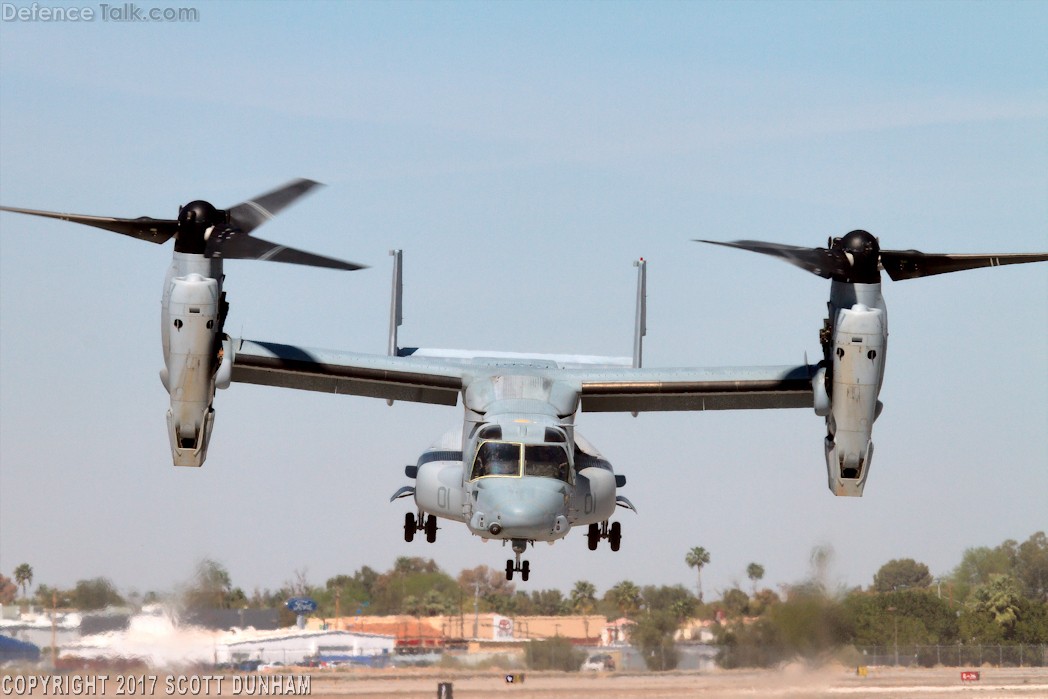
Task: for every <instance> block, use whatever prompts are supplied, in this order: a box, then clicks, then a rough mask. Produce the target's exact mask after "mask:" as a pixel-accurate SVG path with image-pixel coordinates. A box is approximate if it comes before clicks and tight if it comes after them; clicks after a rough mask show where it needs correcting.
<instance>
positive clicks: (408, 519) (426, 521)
mask: <svg viewBox="0 0 1048 699" xmlns="http://www.w3.org/2000/svg"><path fill="white" fill-rule="evenodd" d="M415 532H426V541H428V542H429V543H431V544H432V543H433V542H434V541H436V540H437V518H436V516H435V515H428V516H427V515H426V514H425V513H424V512H422V510H419V512H418V517H416V516H415V515H413V514H411V513H410V512H407V513H405V514H404V541H413V540H414V538H415Z"/></svg>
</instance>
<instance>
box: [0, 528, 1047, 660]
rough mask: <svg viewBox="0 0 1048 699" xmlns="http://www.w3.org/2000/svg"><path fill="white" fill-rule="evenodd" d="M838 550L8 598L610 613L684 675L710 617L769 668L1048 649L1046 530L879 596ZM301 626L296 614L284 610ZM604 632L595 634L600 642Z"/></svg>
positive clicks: (979, 551)
mask: <svg viewBox="0 0 1048 699" xmlns="http://www.w3.org/2000/svg"><path fill="white" fill-rule="evenodd" d="M832 556H833V551H832V549H830V548H828V547H816V548H815V549H814V550H813V551H812V555H811V559H810V564H811V570H810V575H809V576H808V578H806V579H805V580H802V581H800V582H798V583H795V584H792V585H783V586H780V590H779V591H778V592H776V591H773V590H771V589H769V588H767V587H765V588H761V589H758V584H759V583H760V581H761V580H762V579H763V577H764V567H763V566H762V565H760V564H758V563H751V564H750V565H749V566H747V569H746V574H747V577H748V578H749V579H750V581H751V589H750V592H746V591H744V590H742V589H741V588H739V587H738V586H734V587H732V588H730V589H727V590H722V591H719V592H718V597H717V599H714V600H712V601H710V602H706V601H705V600H704V596H703V591H702V582H701V571H702V568H703V567H704V566H706V565H708V564H709V563H710V561H711V553H710V552H709V551H707V550H706V549H705V548H703V547H694V548H692V549H691V550H689V551H687V552H685V555H684V557H683V562H684V563H685V565H687V566H689V567H691V568H694V569H695V571H696V583H697V584H696V590H695V592H694V593H693V592H692V591H690V590H688V589H686V588H685V587H683V586H681V585H674V586H665V585H662V586H657V585H652V586H644V587H640V586H638V585H636V584H635V583H633V582H632V581H630V580H622V581H619V582H618V583H616V584H615V585H613V586H611V587H610V588H608V589H607V590H606V591H604V593H603V594H598V590H597V588H596V586H595V585H593V583H591V582H589V581H586V580H579V581H577V582H576V583H575V584H574V586H573V587H572V589H571V590H570V591H569V592H568V593H567V594H565V593H563V592H562V591H560V590H558V589H552V588H551V589H542V590H533V591H523V590H517V589H516V587H515V585H514V584H513V583H512V582H509V581H507V580H506V579H505V576H504V574H503V571H502V570H501V569H492V568H489V567H487V566H483V565H482V566H477V567H475V568H470V569H467V570H463V571H461V572H460V573H459V574H458V576H456V577H452V576H451V575H449V574H448V573H446V572H445V571H443V570H441V569H440V567H439V566H438V565H437V564H436V563H435V562H434V561H433V560H431V559H424V558H419V557H401V558H398V559H396V561H395V562H394V564H393V567H392V568H390V569H389V570H387V571H385V572H379V571H376V570H374V569H373V568H371V567H369V566H366V565H365V566H362V567H360V568H359V569H357V570H356V571H355V572H354V573H352V574H339V575H335V576H333V577H331V578H328V579H327V580H326V581H325V582H324V583H323V584H322V585H317V584H312V583H311V582H310V581H309V580H308V579H307V576H306V574H305V572H296V573H295V576H294V579H293V580H291V581H289V582H287V583H286V584H285V585H283V586H282V587H281V588H279V589H277V590H268V589H266V590H260V589H257V588H256V589H254V590H253V591H252V592H251V593H247V592H245V591H244V590H243V589H242V588H241V587H237V586H234V585H233V582H232V579H231V577H230V575H229V573H228V571H227V570H226V568H225V567H224V566H223V565H222V564H221V563H219V562H217V561H214V560H210V559H206V560H203V561H201V562H200V563H199V564H198V565H197V567H196V570H195V571H194V573H193V575H192V577H191V579H190V580H189V581H188V582H187V583H185V584H184V585H182V586H181V588H180V589H179V590H177V591H176V592H174V593H168V594H157V593H153V592H149V593H146V594H145V595H138V594H133V593H129V594H127V595H121V594H120V593H119V592H118V590H117V588H116V587H115V586H114V585H113V583H112V582H111V581H109V580H108V579H107V578H104V577H100V578H94V579H90V580H80V581H78V582H77V583H76V585H75V586H74V587H73V588H71V589H58V588H51V587H48V586H47V585H40V586H38V587H37V588H36V591H35V593H34V594H33V595H32V597H30V596H29V594H28V589H29V587H30V586H31V584H32V581H33V572H32V568H31V567H30V566H29V565H28V564H21V565H19V566H18V567H17V568H16V569H15V570H14V571H13V574H14V578H13V579H9V578H6V577H4V576H3V575H0V603H2V604H11V603H13V602H15V601H16V598H17V594H18V591H19V589H20V590H21V592H22V601H23V603H29V602H35V604H37V605H38V606H40V607H43V608H51V607H52V605H55V606H58V607H60V608H76V609H79V610H83V611H89V610H94V609H101V608H103V607H106V606H112V605H130V606H140V605H142V604H147V603H149V602H156V601H164V602H165V603H168V604H171V605H174V606H177V607H182V608H186V609H194V608H219V609H244V608H255V609H276V610H284V602H285V601H286V600H287V599H288V598H289V597H294V596H307V597H310V598H312V599H314V600H316V602H317V603H318V610H317V612H316V614H315V615H316V616H319V617H322V618H332V617H335V616H359V615H384V614H410V615H412V616H417V617H422V616H449V617H450V616H464V615H469V614H472V613H473V612H474V611H477V612H482V613H487V612H494V613H498V614H502V615H505V616H533V615H542V616H558V615H571V614H581V615H589V614H598V615H602V616H605V617H607V618H609V619H614V618H619V617H626V618H628V619H629V620H631V622H632V625H631V629H632V630H631V632H630V634H631V635H630V640H631V643H632V644H633V645H634V646H636V647H637V648H638V649H639V650H640V651H641V653H642V655H643V656H644V657H645V660H646V661H647V662H648V664H649V666H650V667H652V668H654V669H668V668H672V667H675V666H676V662H677V656H676V651H675V644H676V641H675V637H676V636H679V635H680V631H681V629H682V628H685V626H686V624H687V623H694V622H695V620H699V621H705V622H712V623H709V624H708V626H709V627H710V628H712V629H714V630H715V634H716V642H717V643H718V644H719V645H720V646H721V647H722V648H723V649H724V653H723V655H724V657H723V658H722V660H723V662H724V664H727V665H734V666H739V665H762V664H770V663H775V662H779V661H781V660H782V659H784V658H788V657H795V656H797V655H806V656H810V655H813V654H814V655H817V654H819V653H824V652H827V651H828V650H830V649H832V648H835V647H839V646H842V645H856V646H868V645H869V646H872V645H889V644H896V645H898V644H908V645H917V644H956V643H962V644H997V643H1048V537H1046V535H1045V533H1044V532H1037V533H1035V534H1033V535H1032V536H1030V537H1029V539H1027V540H1026V541H1024V542H1022V543H1019V542H1017V541H1014V540H1007V541H1005V542H1003V543H1001V544H1000V545H998V546H996V547H975V548H969V549H968V550H966V551H965V552H964V555H963V557H962V560H961V562H960V563H959V564H958V565H957V566H956V567H955V568H954V569H953V571H951V572H950V573H949V574H947V575H943V576H940V577H939V578H935V577H933V576H932V574H931V572H930V571H929V569H928V567H927V566H926V565H925V564H923V563H920V562H917V561H915V560H913V559H895V560H891V561H888V562H887V563H885V564H884V565H882V566H881V567H880V569H879V570H878V571H877V573H876V574H875V575H874V576H873V580H872V583H871V584H870V585H869V586H867V587H855V588H852V589H831V587H830V585H829V583H828V580H827V569H828V567H829V565H830V563H831V561H832ZM284 621H285V622H286V623H287V624H291V623H293V617H292V616H291V615H290V613H286V614H285V615H284ZM597 633H599V630H593V631H592V634H593V635H594V636H595V635H597Z"/></svg>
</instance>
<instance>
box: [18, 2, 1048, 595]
mask: <svg viewBox="0 0 1048 699" xmlns="http://www.w3.org/2000/svg"><path fill="white" fill-rule="evenodd" d="M13 4H14V6H15V7H23V6H24V7H28V6H29V5H28V4H27V3H22V2H15V3H13ZM44 5H46V6H48V7H58V6H60V4H59V3H50V4H48V3H44ZM138 5H139V6H140V7H142V8H145V9H149V8H179V7H186V8H194V9H196V10H197V11H198V13H199V19H198V21H196V22H170V23H165V22H117V21H111V20H105V21H103V20H102V19H101V18H100V17H98V15H99V14H100V10H99V7H100V6H99V5H93V4H91V3H78V4H74V5H67V6H66V7H73V6H75V7H80V8H92V9H95V10H96V13H95V14H96V18H95V20H94V21H91V22H84V21H81V22H53V21H52V22H43V21H35V22H34V21H20V20H9V19H7V18H6V17H5V19H4V20H3V21H2V22H0V203H2V204H3V205H5V206H17V207H26V208H37V209H48V210H53V211H66V212H78V213H87V214H96V215H108V216H123V217H135V216H141V215H148V216H154V217H160V218H165V217H167V218H173V217H175V216H176V215H177V211H178V207H179V205H181V204H184V203H186V202H187V201H190V200H192V199H201V198H202V199H207V200H208V201H211V202H213V203H214V204H215V205H216V206H219V207H224V206H230V205H232V204H235V203H237V202H240V201H243V200H245V199H248V198H250V197H252V196H254V195H256V194H259V193H261V192H265V191H267V190H269V189H271V188H272V187H275V186H277V185H279V184H281V183H283V182H286V181H287V180H290V179H292V178H295V177H309V178H312V179H316V180H319V181H321V182H324V183H325V184H326V185H327V186H326V187H325V188H323V189H322V190H320V191H319V192H317V193H315V194H312V195H310V196H309V197H308V198H307V199H304V200H302V201H300V202H299V203H298V204H296V205H295V206H294V207H292V208H290V209H288V210H286V211H285V212H283V213H282V214H281V215H280V216H279V217H277V218H276V219H274V220H273V221H271V222H269V223H268V224H266V226H265V227H264V228H263V229H261V230H259V231H257V234H258V235H259V236H261V237H263V238H266V239H268V240H275V241H279V242H282V243H286V244H289V245H294V246H296V247H300V248H304V249H306V250H310V251H314V252H318V253H321V254H325V255H330V256H334V257H340V258H344V259H349V260H353V261H357V262H362V263H365V264H368V265H371V267H370V268H369V269H367V270H364V271H359V272H353V273H345V272H334V271H329V270H317V269H308V268H299V267H295V266H290V265H280V264H274V263H262V262H246V261H230V262H227V264H226V270H225V271H226V285H225V286H226V291H227V293H228V300H229V302H230V304H231V311H230V315H229V318H228V321H227V324H226V328H227V330H228V331H229V332H230V333H231V334H232V335H234V336H243V337H247V338H251V339H258V340H269V341H275V342H285V343H294V344H300V345H304V346H310V347H321V348H331V349H344V350H354V351H363V352H376V353H383V352H384V351H385V343H386V334H387V323H388V316H389V308H388V303H389V301H388V299H389V278H390V258H389V256H388V251H389V250H390V249H392V248H402V249H403V250H404V274H405V282H404V289H405V297H404V317H405V322H404V326H403V327H402V329H401V334H400V337H401V344H402V345H407V346H410V345H416V346H424V347H447V348H463V349H479V350H507V351H534V352H559V353H581V354H602V355H608V354H611V355H628V354H629V353H630V352H631V348H632V333H633V301H634V294H635V290H634V283H635V282H634V280H635V277H634V275H635V270H634V268H633V266H632V262H633V260H635V259H636V258H638V257H644V258H645V259H647V260H648V336H647V340H646V343H645V363H646V365H647V366H653V367H655V366H667V367H671V366H731V365H742V366H749V365H761V364H769V365H780V364H793V363H797V364H799V363H801V362H803V361H804V358H805V356H807V357H809V358H815V357H817V356H818V355H819V352H820V350H819V345H818V331H819V328H820V327H821V324H822V319H823V317H824V316H825V312H826V306H825V304H826V301H827V299H828V296H829V284H828V283H827V282H826V281H825V280H822V279H819V278H817V277H815V276H812V275H808V274H805V273H803V272H802V271H800V270H798V269H796V268H793V267H790V266H788V265H786V264H783V263H782V262H780V261H777V260H774V259H771V258H767V257H763V256H758V255H753V254H747V253H744V252H741V251H738V250H731V249H727V248H718V247H714V246H704V245H700V244H697V243H694V242H691V240H692V239H694V238H707V239H714V240H735V239H746V238H750V239H761V240H771V241H776V242H783V243H789V244H795V245H811V246H818V245H825V244H826V240H827V238H828V237H830V236H837V235H842V234H844V233H846V232H847V231H850V230H852V229H854V228H864V229H866V230H869V231H871V232H873V233H874V234H875V235H877V236H879V237H880V240H881V245H882V247H884V248H888V249H910V248H915V249H919V250H923V251H925V252H965V253H976V252H1034V251H1045V250H1048V36H1046V35H1045V33H1044V31H1043V27H1044V26H1045V25H1046V24H1048V4H1046V3H1036V2H1016V3H1009V2H994V3H988V2H986V3H983V2H969V3H952V2H947V3H936V2H922V3H897V2H892V3H876V2H872V3H862V2H853V3H828V2H815V3H805V2H790V3H774V2H763V3H750V2H732V3H727V2H692V3H658V2H650V3H630V2H617V3H590V2H573V3H546V2H514V3H468V2H432V3H414V2H412V3H397V2H382V3H377V2H372V3H328V2H315V3H290V2H288V3H284V2H260V3H255V2H252V3H237V2H223V3H208V2H189V1H185V2H183V1H182V0H175V1H174V2H172V3H170V4H153V3H149V2H140V3H138ZM170 254H171V249H170V247H164V248H161V247H159V246H153V245H147V244H144V243H141V242H139V241H136V240H132V239H130V238H125V237H122V236H117V235H113V234H110V233H107V232H104V231H100V230H96V229H92V228H86V227H80V226H74V225H72V224H68V223H64V222H60V221H50V220H43V219H34V218H30V217H24V216H17V215H14V214H7V213H4V214H0V573H3V574H6V575H8V576H11V575H12V573H13V570H14V568H15V567H16V566H17V565H18V564H20V563H23V562H27V563H29V564H30V565H31V566H32V567H33V571H34V587H35V586H36V585H37V584H40V583H43V584H47V585H49V586H59V587H63V586H69V587H71V586H72V585H73V584H75V582H76V581H77V580H79V579H86V578H92V577H96V576H107V577H109V578H110V579H111V580H112V581H113V582H114V583H115V584H116V585H117V586H118V587H119V588H120V589H122V590H124V591H132V590H134V591H138V592H145V591H148V590H171V589H173V588H175V587H176V586H177V585H179V584H181V583H184V582H186V581H187V580H189V578H190V577H191V575H192V571H193V568H194V566H195V565H196V563H197V562H198V561H199V560H201V559H202V558H205V557H207V558H212V559H214V560H216V561H219V562H221V563H222V564H223V565H225V566H226V568H227V569H228V570H229V572H230V575H231V577H232V581H233V583H234V585H237V586H240V587H243V588H244V589H245V590H247V591H248V593H249V594H250V592H251V590H253V589H255V588H271V589H275V588H278V587H280V586H281V585H283V584H284V583H285V582H288V581H291V580H293V579H295V578H296V577H297V575H298V574H304V575H305V577H306V578H307V579H308V580H309V581H310V582H313V583H314V584H323V582H324V581H325V580H326V579H327V578H329V577H331V576H333V575H336V574H339V573H352V572H353V571H355V570H357V569H359V568H360V567H361V566H364V565H368V566H371V567H372V568H375V569H377V570H385V569H388V568H389V567H390V566H391V565H392V564H393V562H394V560H395V559H396V557H398V556H423V557H426V558H433V559H434V560H435V561H436V562H437V563H438V564H439V565H440V566H441V568H443V569H444V570H446V571H448V572H450V573H451V574H452V575H457V574H458V572H459V571H460V570H462V569H464V568H471V567H474V566H477V565H488V566H491V567H493V568H501V567H502V566H503V565H504V562H505V560H506V558H507V557H509V556H510V555H511V552H510V550H509V549H508V548H502V547H501V546H500V545H499V544H498V543H486V544H485V543H482V542H481V541H480V540H479V539H476V538H473V537H471V536H470V535H469V533H468V531H467V530H466V528H465V527H464V526H461V525H455V524H453V523H444V525H443V528H442V529H441V531H440V532H439V536H438V540H437V542H436V543H435V544H427V543H426V542H425V541H421V540H416V541H415V542H413V543H411V544H409V543H406V542H404V541H403V537H402V528H401V527H402V523H403V516H404V512H406V511H408V509H409V508H410V505H409V504H408V503H409V501H407V500H399V501H397V502H396V503H393V504H391V503H390V502H389V496H390V495H392V494H393V492H394V491H395V490H396V489H397V488H399V487H400V486H402V485H407V484H408V479H407V478H406V477H405V476H404V472H403V467H404V465H405V464H408V463H414V462H415V460H416V459H417V457H418V455H419V454H420V453H421V452H422V451H423V450H424V449H425V448H426V446H427V445H429V444H430V443H432V442H433V441H434V440H435V439H437V438H438V437H439V436H440V435H441V434H442V433H443V432H444V431H445V430H446V429H447V428H449V427H450V426H452V425H454V424H456V423H457V422H458V421H459V420H461V406H459V407H456V408H450V407H442V406H428V405H413V404H406V403H396V404H394V405H393V406H392V407H389V406H387V405H386V404H385V402H384V401H381V400H373V399H367V398H357V397H347V396H334V395H326V394H318V393H308V392H299V391H288V390H282V389H276V388H271V387H260V386H250V385H237V384H234V385H233V386H232V387H231V388H230V389H228V390H225V391H221V392H220V393H219V394H218V395H217V396H216V398H215V402H214V407H215V410H216V421H215V429H214V433H213V435H212V439H211V445H210V449H209V455H208V460H207V462H206V463H205V465H204V466H203V467H202V468H200V469H188V468H176V467H174V466H172V465H171V461H170V452H169V448H168V440H167V436H166V423H165V417H164V416H165V413H166V411H167V407H168V399H167V395H166V393H165V391H164V389H163V387H162V386H161V384H160V381H159V379H158V371H159V369H160V368H161V367H162V365H163V357H162V354H161V349H160V341H159V300H160V294H161V286H162V281H163V276H164V273H165V271H166V268H167V265H168V264H169V259H170V258H169V256H170ZM884 296H885V300H886V303H887V306H888V309H889V318H890V332H891V337H890V342H889V350H888V356H887V373H886V379H885V384H884V388H883V391H882V393H881V400H882V401H883V402H884V404H885V409H884V412H883V414H882V415H881V417H880V419H879V420H878V422H877V424H876V426H875V430H874V442H875V444H876V454H875V456H874V459H873V462H872V466H871V471H870V477H869V481H868V482H867V485H866V491H865V496H864V497H862V498H861V499H850V498H836V497H834V496H833V495H832V494H831V493H830V492H829V490H828V489H827V485H826V471H825V461H824V458H823V452H822V439H823V436H824V434H825V428H824V425H823V420H822V419H821V418H818V417H817V416H815V415H814V414H813V412H812V411H811V410H809V409H805V410H769V411H750V412H745V411H733V412H709V413H646V414H641V415H640V416H639V417H637V418H634V417H632V416H630V415H628V414H625V415H618V414H586V413H580V415H579V416H578V421H577V424H578V426H579V431H580V432H582V433H583V434H584V435H585V436H586V437H587V438H588V439H589V440H590V441H591V442H593V443H595V444H596V446H597V447H598V448H599V449H600V450H601V451H602V452H603V454H604V455H605V456H606V457H607V458H608V459H609V460H610V461H611V462H612V463H613V464H614V466H615V468H616V470H617V472H620V473H623V474H625V475H626V477H627V479H628V483H627V485H626V487H625V488H624V489H623V490H622V494H623V495H626V496H627V497H629V498H630V500H631V501H632V502H633V503H634V504H635V505H636V506H637V509H638V514H633V513H631V512H626V511H624V510H620V511H619V513H618V514H617V515H616V519H618V520H620V521H621V522H622V523H623V525H622V526H623V542H622V550H621V551H619V552H617V553H613V552H611V551H610V549H609V548H608V547H607V546H606V545H604V546H602V547H601V548H600V549H599V550H598V551H595V552H591V551H589V550H588V549H587V547H586V543H585V536H584V532H573V533H571V534H570V535H569V536H568V538H567V539H565V540H563V541H560V542H558V543H556V544H555V545H553V546H548V545H546V544H541V543H540V544H538V545H536V547H535V549H534V550H530V551H529V552H528V556H527V558H528V559H529V560H530V561H531V569H532V574H531V579H530V581H529V582H527V583H522V582H520V581H517V588H518V589H523V590H537V589H543V588H547V587H558V588H560V589H562V590H564V591H565V592H567V591H568V590H570V588H571V587H572V585H573V584H574V582H575V581H577V580H588V581H590V582H592V583H593V584H595V585H596V587H597V589H598V591H600V592H603V591H604V590H607V589H608V588H610V587H611V586H613V585H614V584H615V583H617V582H618V581H620V580H625V579H628V580H632V581H634V582H635V583H637V584H639V585H646V584H677V583H680V584H684V585H688V586H693V585H694V584H695V574H694V571H693V570H692V569H689V568H688V567H687V566H686V565H685V563H684V558H685V555H686V553H687V551H688V550H689V549H691V548H692V547H694V546H703V547H705V548H706V549H707V550H708V551H709V552H710V554H711V561H710V563H709V564H708V565H707V566H706V567H705V568H704V569H703V571H702V576H703V589H704V591H705V592H706V595H707V597H708V596H710V595H711V594H712V595H716V594H719V593H720V592H722V591H724V590H726V589H729V588H730V587H732V586H734V585H736V584H741V585H742V586H743V587H744V588H745V589H748V585H749V581H748V580H747V579H746V567H747V565H748V564H749V563H750V562H757V563H759V564H761V565H763V566H764V568H765V571H766V573H765V578H764V581H763V582H764V583H765V584H767V585H769V586H771V587H773V588H774V587H776V586H778V585H782V584H790V583H795V582H799V581H801V580H803V579H805V577H806V576H808V575H809V572H810V554H811V551H812V549H813V548H814V547H816V546H829V547H832V549H833V551H834V557H833V559H832V563H831V566H830V569H829V574H830V577H831V581H832V582H834V583H836V584H839V585H846V586H857V585H862V586H866V585H869V584H870V583H871V582H872V577H873V574H874V573H875V572H876V571H877V569H878V568H879V567H880V566H881V565H883V564H884V563H886V562H887V561H889V560H891V559H894V558H914V559H916V560H918V561H921V562H923V563H925V564H927V565H928V566H929V568H930V570H931V572H932V573H933V575H936V576H940V575H946V574H948V573H949V572H950V570H951V569H952V568H953V567H954V566H955V565H956V564H957V563H959V562H960V560H961V556H962V555H963V552H964V550H965V549H966V548H968V547H972V546H995V545H997V544H999V543H1001V542H1002V541H1004V540H1006V539H1016V540H1019V541H1022V540H1024V539H1026V538H1028V537H1029V536H1030V535H1031V534H1033V533H1034V532H1036V531H1040V530H1045V529H1048V446H1046V445H1048V399H1046V396H1048V351H1046V349H1045V348H1046V347H1048V310H1046V309H1048V306H1046V303H1045V302H1046V301H1048V264H1037V265H1026V266H1016V267H1008V268H1002V269H985V270H976V271H970V272H964V273H960V274H953V275H946V276H941V277H933V278H930V279H921V280H914V281H906V282H891V281H887V280H886V281H885V288H884Z"/></svg>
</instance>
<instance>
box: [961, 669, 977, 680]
mask: <svg viewBox="0 0 1048 699" xmlns="http://www.w3.org/2000/svg"><path fill="white" fill-rule="evenodd" d="M978 681H979V671H978V670H961V682H978Z"/></svg>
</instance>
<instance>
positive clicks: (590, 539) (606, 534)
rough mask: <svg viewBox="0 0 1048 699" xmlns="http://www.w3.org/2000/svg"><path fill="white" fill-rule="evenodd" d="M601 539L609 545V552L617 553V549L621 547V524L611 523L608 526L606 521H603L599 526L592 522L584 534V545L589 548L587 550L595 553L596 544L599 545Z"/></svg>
mask: <svg viewBox="0 0 1048 699" xmlns="http://www.w3.org/2000/svg"><path fill="white" fill-rule="evenodd" d="M601 539H607V540H608V543H609V544H611V550H612V551H618V550H619V547H620V546H622V524H621V523H619V522H612V523H611V525H610V526H609V525H608V522H607V520H605V521H604V522H601V523H600V524H597V523H596V522H594V523H593V524H591V525H589V530H587V532H586V544H587V545H588V546H589V550H590V551H596V550H597V544H599V543H600V540H601Z"/></svg>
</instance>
